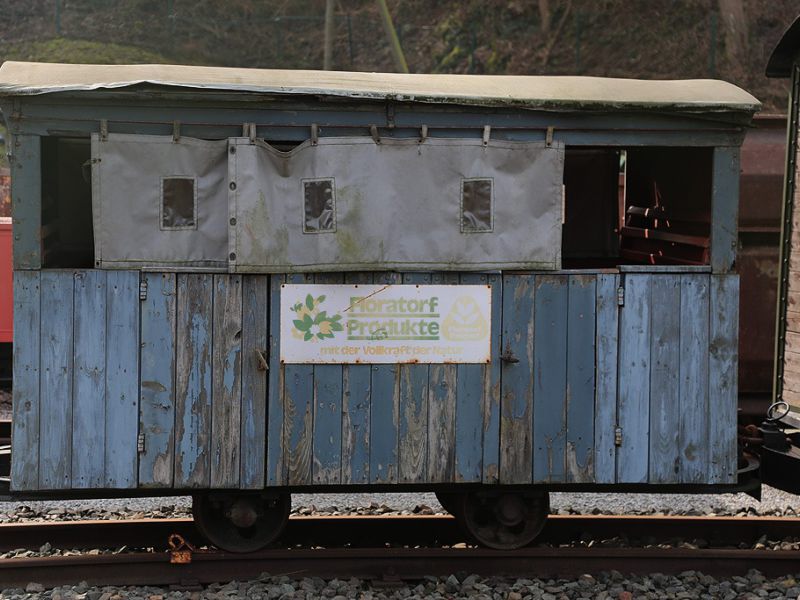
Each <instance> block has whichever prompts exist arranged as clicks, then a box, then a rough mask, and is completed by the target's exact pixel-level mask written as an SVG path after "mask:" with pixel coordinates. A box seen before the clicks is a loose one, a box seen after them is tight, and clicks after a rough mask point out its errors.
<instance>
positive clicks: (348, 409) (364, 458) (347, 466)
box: [342, 273, 372, 483]
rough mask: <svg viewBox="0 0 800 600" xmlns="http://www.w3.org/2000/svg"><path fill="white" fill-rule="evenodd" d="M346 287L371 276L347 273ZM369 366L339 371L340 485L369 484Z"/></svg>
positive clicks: (367, 282) (367, 279) (354, 366)
mask: <svg viewBox="0 0 800 600" xmlns="http://www.w3.org/2000/svg"><path fill="white" fill-rule="evenodd" d="M345 283H352V284H356V285H358V284H362V283H363V284H371V283H372V273H348V274H346V275H345ZM370 374H371V367H370V366H369V365H344V367H343V370H342V386H343V389H344V396H343V398H342V402H343V404H342V483H369V450H370V448H369V431H370V404H371V400H370V398H371V396H370Z"/></svg>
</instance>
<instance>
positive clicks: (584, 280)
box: [567, 275, 597, 483]
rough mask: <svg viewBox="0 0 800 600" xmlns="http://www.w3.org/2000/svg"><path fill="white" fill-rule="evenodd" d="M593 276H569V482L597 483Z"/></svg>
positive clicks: (594, 296) (594, 285)
mask: <svg viewBox="0 0 800 600" xmlns="http://www.w3.org/2000/svg"><path fill="white" fill-rule="evenodd" d="M596 287H597V286H596V277H595V276H594V275H570V276H569V310H568V315H567V481H569V482H574V483H586V482H591V481H594V390H595V373H594V363H595V307H596V302H597V290H596Z"/></svg>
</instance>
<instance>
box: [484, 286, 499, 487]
mask: <svg viewBox="0 0 800 600" xmlns="http://www.w3.org/2000/svg"><path fill="white" fill-rule="evenodd" d="M487 283H488V285H490V286H492V325H491V327H492V336H491V345H492V360H491V363H490V364H489V365H487V367H486V369H485V370H484V373H483V377H484V380H483V390H484V392H483V394H484V395H483V475H482V479H483V483H497V482H498V481H499V479H500V397H501V389H500V387H501V386H500V377H501V373H502V370H503V365H502V361H501V360H500V354H501V353H502V351H503V349H502V343H503V340H502V332H503V330H502V327H501V326H500V324H501V323H502V322H503V314H502V313H503V278H502V276H500V275H489V276H488V277H487Z"/></svg>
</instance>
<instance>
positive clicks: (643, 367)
mask: <svg viewBox="0 0 800 600" xmlns="http://www.w3.org/2000/svg"><path fill="white" fill-rule="evenodd" d="M651 282H652V276H650V275H626V276H625V279H624V289H625V305H624V306H623V307H622V310H621V311H620V324H619V405H618V423H619V427H620V429H621V433H622V444H621V445H620V447H619V450H618V452H617V481H618V482H619V483H645V482H647V473H648V445H649V434H648V428H649V425H650V306H651V304H650V288H651Z"/></svg>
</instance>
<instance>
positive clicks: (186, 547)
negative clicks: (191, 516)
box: [167, 533, 197, 565]
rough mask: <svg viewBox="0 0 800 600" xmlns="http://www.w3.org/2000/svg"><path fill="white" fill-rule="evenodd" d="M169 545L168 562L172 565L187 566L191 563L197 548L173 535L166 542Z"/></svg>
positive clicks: (179, 536)
mask: <svg viewBox="0 0 800 600" xmlns="http://www.w3.org/2000/svg"><path fill="white" fill-rule="evenodd" d="M167 543H168V544H169V562H170V563H172V564H174V565H188V564H189V563H190V562H192V554H194V553H195V552H197V548H195V547H194V546H192V544H190V543H189V542H187V541H186V540H185V539H183V536H181V535H179V534H177V533H173V534H172V535H170V536H169V539H168V540H167Z"/></svg>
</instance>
